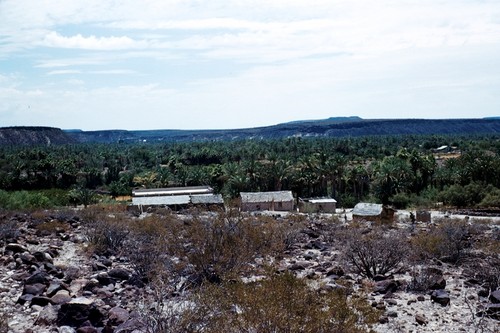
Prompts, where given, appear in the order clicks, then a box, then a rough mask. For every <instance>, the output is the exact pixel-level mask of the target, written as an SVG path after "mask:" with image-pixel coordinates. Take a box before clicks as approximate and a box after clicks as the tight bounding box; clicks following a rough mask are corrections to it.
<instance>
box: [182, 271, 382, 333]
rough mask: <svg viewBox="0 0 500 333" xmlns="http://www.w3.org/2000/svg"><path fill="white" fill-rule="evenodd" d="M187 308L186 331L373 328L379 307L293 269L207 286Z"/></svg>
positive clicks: (315, 330) (334, 330) (316, 331)
mask: <svg viewBox="0 0 500 333" xmlns="http://www.w3.org/2000/svg"><path fill="white" fill-rule="evenodd" d="M191 301H192V307H191V308H190V309H188V310H187V311H186V312H185V313H184V316H185V317H184V318H185V321H184V323H185V325H186V326H185V329H186V331H188V332H234V333H238V332H262V333H268V332H269V333H271V332H303V333H308V332H311V333H312V332H314V333H321V332H338V333H340V332H346V333H347V332H350V333H351V332H353V333H356V332H370V328H369V326H370V325H371V324H373V323H375V322H376V321H377V319H378V317H379V312H378V311H377V310H375V309H373V308H372V307H371V306H370V305H369V304H368V303H367V301H366V299H365V298H363V297H360V298H350V297H348V295H347V294H346V293H345V292H344V291H343V289H337V290H334V291H331V292H328V293H318V292H316V291H313V290H311V289H310V288H309V287H308V286H307V284H306V283H305V282H304V281H303V280H300V279H298V278H296V277H294V276H293V275H292V274H289V273H286V274H282V275H276V274H273V275H271V277H269V278H266V279H264V280H261V281H258V282H253V283H248V284H244V283H241V282H233V283H229V284H222V285H213V284H212V285H207V286H206V287H205V288H203V289H202V290H201V291H200V292H199V293H197V294H196V295H195V297H193V298H192V299H191Z"/></svg>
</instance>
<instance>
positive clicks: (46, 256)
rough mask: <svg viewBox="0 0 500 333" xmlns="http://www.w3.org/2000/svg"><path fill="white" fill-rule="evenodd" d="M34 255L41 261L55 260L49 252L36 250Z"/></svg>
mask: <svg viewBox="0 0 500 333" xmlns="http://www.w3.org/2000/svg"><path fill="white" fill-rule="evenodd" d="M33 256H34V257H35V258H36V260H37V261H39V262H53V259H52V256H51V255H50V254H48V253H47V252H35V253H33Z"/></svg>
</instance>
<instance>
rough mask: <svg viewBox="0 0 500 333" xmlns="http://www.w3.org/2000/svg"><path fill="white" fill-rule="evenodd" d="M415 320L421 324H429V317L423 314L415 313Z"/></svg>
mask: <svg viewBox="0 0 500 333" xmlns="http://www.w3.org/2000/svg"><path fill="white" fill-rule="evenodd" d="M415 321H416V322H417V324H419V325H427V323H428V321H427V319H426V318H425V317H424V316H423V315H419V314H417V315H415Z"/></svg>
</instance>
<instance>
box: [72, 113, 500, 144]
mask: <svg viewBox="0 0 500 333" xmlns="http://www.w3.org/2000/svg"><path fill="white" fill-rule="evenodd" d="M332 119H334V118H329V119H324V120H312V121H298V122H292V123H285V124H278V125H274V126H267V127H257V128H245V129H230V130H150V131H124V130H104V131H88V132H86V131H71V132H68V134H69V135H71V136H72V137H73V138H74V139H75V140H76V141H78V142H103V143H105V142H140V141H141V142H158V141H167V142H170V141H172V142H178V141H213V140H235V139H251V138H258V139H274V138H276V139H277V138H287V137H347V136H373V135H419V134H422V135H428V134H497V133H500V119H494V118H493V119H369V120H363V119H360V118H357V119H353V121H345V119H343V120H342V121H340V122H336V121H332Z"/></svg>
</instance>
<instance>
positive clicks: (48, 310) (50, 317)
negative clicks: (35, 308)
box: [35, 304, 57, 326]
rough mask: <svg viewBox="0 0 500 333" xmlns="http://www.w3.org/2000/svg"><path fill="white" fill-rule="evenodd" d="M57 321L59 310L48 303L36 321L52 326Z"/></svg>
mask: <svg viewBox="0 0 500 333" xmlns="http://www.w3.org/2000/svg"><path fill="white" fill-rule="evenodd" d="M56 321H57V311H56V309H55V308H54V307H53V306H52V305H50V304H49V305H47V306H46V307H44V308H43V310H42V311H40V314H39V315H38V318H37V320H36V321H35V324H36V325H40V326H51V325H53V324H55V322H56Z"/></svg>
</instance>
